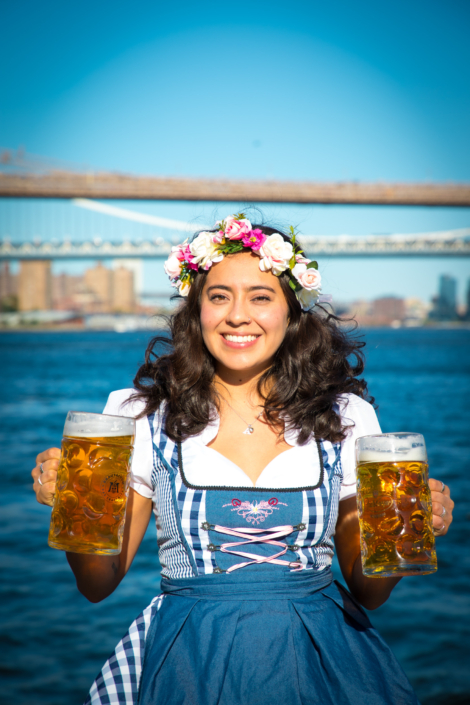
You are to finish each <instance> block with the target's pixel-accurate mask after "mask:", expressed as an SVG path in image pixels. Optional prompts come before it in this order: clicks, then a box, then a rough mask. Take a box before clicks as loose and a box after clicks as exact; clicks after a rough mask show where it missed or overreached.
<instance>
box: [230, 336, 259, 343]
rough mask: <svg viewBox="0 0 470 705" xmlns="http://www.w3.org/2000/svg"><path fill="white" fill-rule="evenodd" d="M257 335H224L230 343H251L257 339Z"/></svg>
mask: <svg viewBox="0 0 470 705" xmlns="http://www.w3.org/2000/svg"><path fill="white" fill-rule="evenodd" d="M257 337H258V336H257V335H224V338H225V340H228V341H229V342H230V343H251V341H252V340H256V338H257Z"/></svg>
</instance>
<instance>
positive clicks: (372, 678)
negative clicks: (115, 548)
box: [33, 214, 453, 705]
mask: <svg viewBox="0 0 470 705" xmlns="http://www.w3.org/2000/svg"><path fill="white" fill-rule="evenodd" d="M166 271H167V273H168V274H169V276H170V278H171V280H172V282H173V285H174V286H176V287H177V289H178V292H179V293H180V295H181V296H182V302H181V306H180V307H179V309H178V311H177V312H176V313H175V314H174V315H173V316H172V317H171V319H170V331H171V341H168V339H163V340H162V339H160V338H157V339H154V340H153V341H151V343H150V345H149V347H148V350H147V355H146V361H145V364H144V365H143V366H142V367H141V369H140V370H139V372H138V374H137V376H136V379H135V380H134V385H135V387H134V390H121V391H119V392H113V393H112V394H111V395H110V398H109V400H108V404H107V405H106V407H105V412H106V413H110V414H124V415H132V416H136V417H137V424H136V425H137V430H136V444H135V455H134V458H133V463H132V479H131V487H132V490H131V494H130V497H129V504H128V513H127V517H126V527H125V535H124V544H123V551H122V553H121V555H120V556H112V557H108V556H89V555H78V554H68V555H67V558H68V560H69V563H70V565H71V567H72V570H73V571H74V573H75V576H76V578H77V585H78V587H79V589H80V591H81V592H82V593H83V594H84V595H85V596H86V597H88V599H90V600H91V601H93V602H97V601H100V600H102V599H104V598H105V597H107V595H109V594H110V593H111V592H113V591H114V590H115V588H116V587H117V585H118V584H119V582H120V581H121V580H122V578H123V577H124V575H125V574H126V572H127V570H128V569H129V566H130V564H131V563H132V560H133V557H134V555H135V553H136V551H137V549H138V547H139V545H140V543H141V541H142V538H143V536H144V533H145V530H146V527H147V524H148V521H149V518H150V515H151V511H152V508H153V511H154V513H155V515H156V518H157V533H158V544H159V557H160V563H161V566H162V578H163V579H162V593H161V594H160V595H158V596H157V597H156V598H155V599H154V600H153V601H152V603H151V604H150V605H149V606H148V607H147V608H146V609H145V610H144V611H143V612H142V614H141V615H140V616H139V617H138V618H137V620H136V621H135V622H134V623H133V624H132V625H131V627H130V629H129V632H128V634H127V635H126V636H125V637H124V638H123V640H122V641H121V642H120V643H119V644H118V646H117V648H116V650H115V652H114V654H113V655H112V656H111V658H110V659H109V660H108V662H107V663H106V664H105V666H104V667H103V669H102V671H101V673H100V675H99V676H98V678H97V679H96V681H95V683H94V684H93V686H92V688H91V691H90V696H89V700H88V701H87V702H88V703H92V704H93V705H98V704H99V705H101V704H104V703H123V702H125V703H140V704H142V705H153V704H156V703H158V704H159V705H160V704H165V705H176V704H177V703H185V704H187V705H189V704H193V703H198V704H200V705H216V703H218V704H224V705H231V704H232V703H240V704H242V703H252V702H256V703H257V704H258V705H268V703H269V704H270V703H271V702H272V699H273V695H275V696H276V697H277V699H278V700H279V702H282V703H285V705H310V704H311V705H313V703H318V702H322V703H327V704H330V705H337V704H338V703H345V704H346V705H348V704H349V705H358V703H361V704H362V702H364V700H366V701H367V702H374V703H377V705H379V704H381V705H396V703H397V702H400V703H402V704H403V705H417V699H416V696H415V695H414V693H413V691H412V689H411V686H410V684H409V683H408V681H407V679H406V676H405V675H404V673H403V672H402V670H401V668H400V666H399V665H398V663H397V662H396V660H395V658H394V657H393V655H392V653H391V652H390V650H389V648H388V647H387V646H386V644H385V643H384V642H383V640H382V639H381V638H380V636H379V635H378V634H377V632H376V631H375V630H374V629H373V627H372V625H371V624H370V622H369V620H368V618H367V616H366V614H365V612H364V611H363V609H362V608H361V606H360V605H363V606H365V607H367V608H370V609H374V608H375V607H377V606H379V605H380V604H382V603H383V602H385V601H386V600H387V598H388V596H389V595H390V592H391V591H392V589H393V587H394V586H395V584H396V583H397V582H398V580H399V578H398V579H397V578H379V579H377V578H374V579H371V578H365V577H364V575H363V574H362V571H361V562H360V545H359V524H358V518H357V508H356V499H355V462H354V443H355V439H356V438H357V437H359V436H363V435H368V434H373V433H377V432H380V427H379V425H378V422H377V418H376V415H375V412H374V409H373V407H372V406H371V404H370V403H368V402H367V401H366V400H365V398H364V397H365V396H366V394H367V387H366V383H365V382H364V381H363V380H360V379H358V375H360V374H361V373H362V370H363V361H362V357H361V350H360V348H361V347H362V344H361V343H360V342H357V341H356V340H355V339H354V338H351V336H350V335H348V334H347V333H346V332H345V331H344V330H342V329H341V328H340V327H339V326H338V319H337V318H336V317H335V316H333V315H331V314H329V313H328V312H327V311H326V310H324V309H323V308H321V307H320V306H318V297H319V288H320V277H319V274H318V272H317V270H316V263H314V262H309V260H308V259H306V258H305V255H304V253H303V252H302V250H301V249H300V248H299V247H298V245H297V244H296V242H295V235H294V233H293V232H292V233H291V236H290V237H288V236H287V235H285V234H284V233H281V232H279V231H275V230H273V229H272V228H269V227H266V226H262V225H259V226H252V224H251V223H250V222H249V221H248V220H247V219H246V218H244V216H243V214H238V215H237V216H230V217H228V218H226V219H225V220H224V221H221V222H220V223H218V227H217V228H215V229H214V230H213V231H207V232H203V233H199V234H198V235H196V236H195V237H194V239H193V240H192V241H191V242H190V243H183V244H182V245H179V246H177V247H176V248H174V251H173V253H172V255H171V256H170V258H169V260H168V262H167V264H166ZM157 342H158V343H160V342H165V343H166V344H167V345H169V346H170V349H169V350H168V352H167V353H166V354H163V355H160V356H158V355H156V353H155V352H154V349H155V344H156V343H157ZM351 360H353V361H354V362H355V364H353V362H352V361H351ZM57 457H58V451H57V450H56V449H50V450H49V451H45V452H44V453H41V454H40V455H39V456H38V458H37V463H38V465H37V466H36V468H35V469H34V470H33V477H34V479H35V484H34V489H35V491H36V493H37V497H38V500H39V501H41V502H43V503H50V497H51V493H52V492H53V491H54V489H55V479H56V474H57V473H56V467H57ZM39 480H41V482H39ZM431 489H432V490H433V492H432V498H433V512H434V517H433V521H434V527H435V530H436V532H437V533H439V534H444V533H446V532H447V529H448V527H449V524H450V523H451V521H452V507H453V502H452V500H451V499H450V496H449V490H448V488H447V487H446V486H445V485H444V484H443V483H441V482H438V481H436V480H431ZM333 536H335V546H336V550H337V554H338V560H339V564H340V567H341V570H342V573H343V576H344V579H345V581H346V583H347V585H348V587H349V589H350V591H351V593H352V594H350V593H349V592H348V591H346V590H345V589H344V588H343V587H341V586H339V585H337V584H335V583H333V581H332V575H331V568H330V566H331V561H332V556H333V552H334V545H333ZM253 656H256V658H253Z"/></svg>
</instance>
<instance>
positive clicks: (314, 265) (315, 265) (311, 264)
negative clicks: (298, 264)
mask: <svg viewBox="0 0 470 705" xmlns="http://www.w3.org/2000/svg"><path fill="white" fill-rule="evenodd" d="M307 269H318V262H309V263H308V264H307Z"/></svg>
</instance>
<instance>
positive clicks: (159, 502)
mask: <svg viewBox="0 0 470 705" xmlns="http://www.w3.org/2000/svg"><path fill="white" fill-rule="evenodd" d="M149 424H150V432H151V434H152V439H153V471H152V489H153V498H152V499H153V503H154V508H155V513H156V515H157V540H158V546H159V554H158V556H159V559H160V564H161V566H162V572H161V574H162V576H163V577H165V578H191V577H194V576H195V575H197V574H198V569H197V567H196V563H195V559H194V556H193V555H192V554H191V552H190V546H189V545H188V541H187V536H188V534H187V532H186V530H185V528H183V526H182V518H181V512H178V508H179V505H180V503H181V499H180V498H179V499H178V500H177V494H178V492H177V488H176V484H175V482H176V478H177V475H179V473H178V449H177V447H176V443H174V441H172V440H171V439H170V438H168V436H167V435H166V433H165V432H164V430H163V426H164V422H163V419H162V418H161V416H160V415H155V414H152V416H149Z"/></svg>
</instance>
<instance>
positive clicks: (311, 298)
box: [295, 289, 318, 311]
mask: <svg viewBox="0 0 470 705" xmlns="http://www.w3.org/2000/svg"><path fill="white" fill-rule="evenodd" d="M295 295H296V297H297V301H298V302H299V304H300V305H301V306H302V309H303V310H304V311H310V309H311V308H313V307H314V306H315V304H316V303H317V299H318V291H316V290H315V289H312V290H311V291H309V290H308V289H301V290H300V291H296V293H295Z"/></svg>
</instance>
